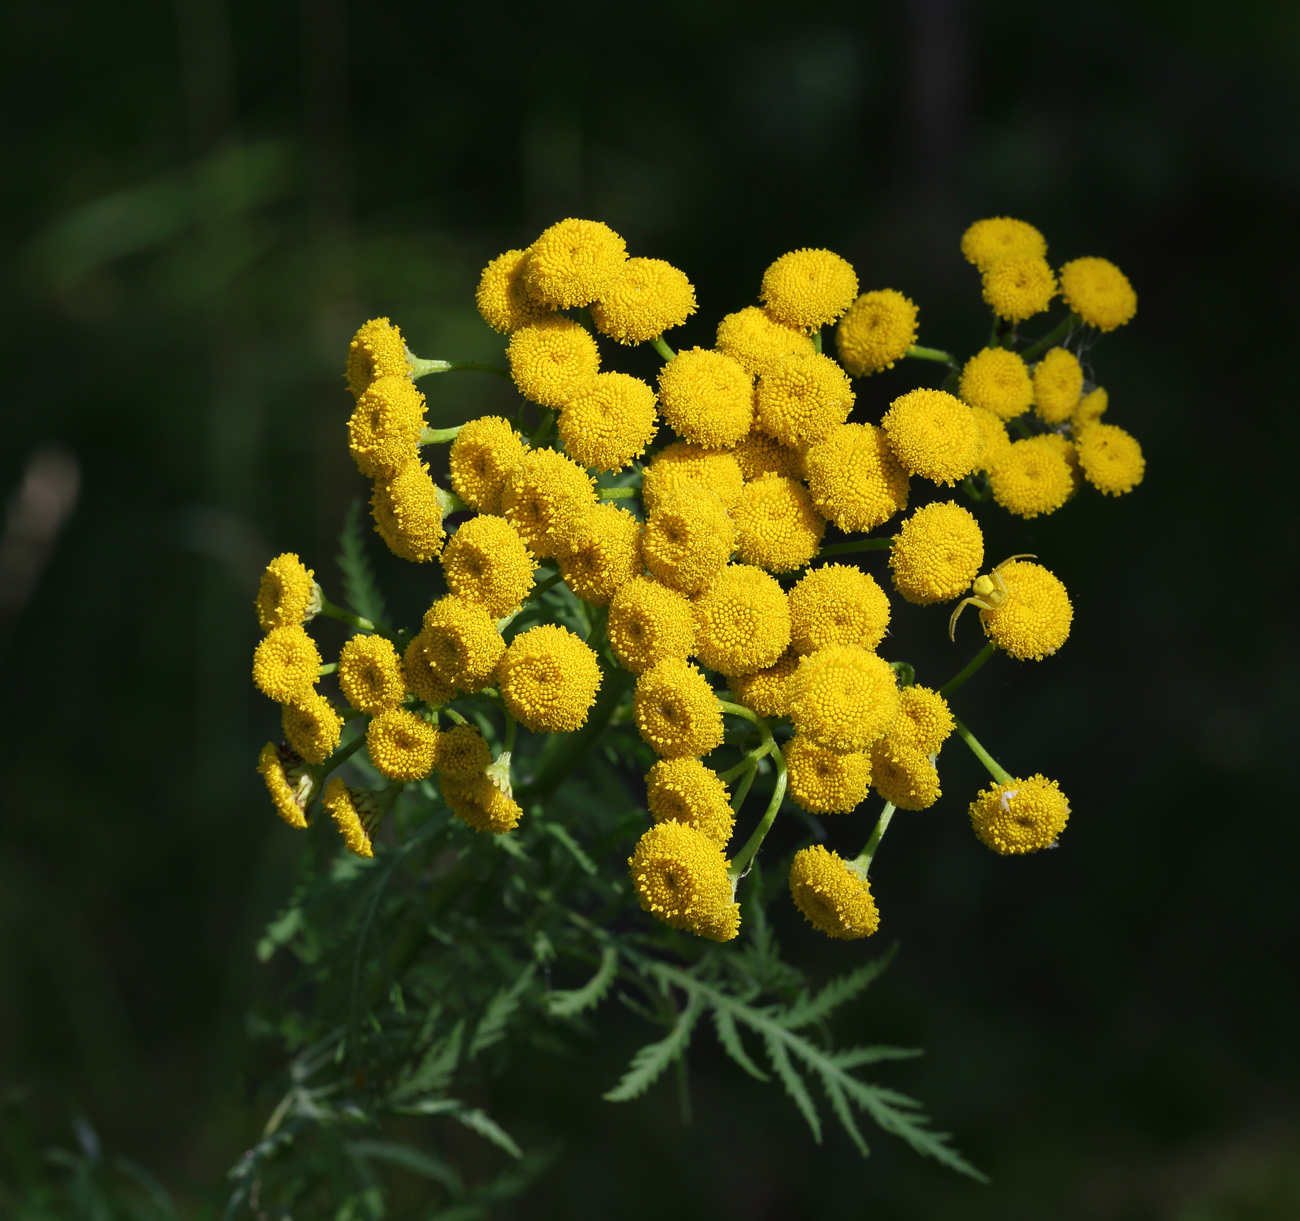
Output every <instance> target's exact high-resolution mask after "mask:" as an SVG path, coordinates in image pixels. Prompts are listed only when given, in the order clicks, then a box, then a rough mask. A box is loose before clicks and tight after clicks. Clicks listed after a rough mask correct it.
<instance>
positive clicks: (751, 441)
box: [732, 424, 804, 483]
mask: <svg viewBox="0 0 1300 1221" xmlns="http://www.w3.org/2000/svg"><path fill="white" fill-rule="evenodd" d="M732 453H734V454H735V455H736V462H737V464H738V465H739V466H740V473H741V475H742V476H744V479H745V482H746V483H748V482H749V481H750V480H752V479H757V478H758V477H759V476H760V475H784V476H786V477H787V478H790V479H800V478H802V477H803V474H804V466H803V455H802V454H801V453H800V452H799V451H798V450H797V449H791V448H790V447H789V446H788V445H782V444H781V442H780V441H778V440H777V439H776V438H775V437H769V436H768V435H767V433H765V432H764V431H763V430H762V429H761V428H759V427H758V425H757V424H755V425H754V426H753V427H751V428H750V430H749V432H747V433H746V434H745V435H744V436H743V437H741V438H740V440H739V441H737V442H736V448H735V449H734V450H732Z"/></svg>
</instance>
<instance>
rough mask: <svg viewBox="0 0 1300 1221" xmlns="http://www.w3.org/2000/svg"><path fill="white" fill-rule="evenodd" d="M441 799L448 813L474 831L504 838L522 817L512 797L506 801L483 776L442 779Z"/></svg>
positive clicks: (502, 794)
mask: <svg viewBox="0 0 1300 1221" xmlns="http://www.w3.org/2000/svg"><path fill="white" fill-rule="evenodd" d="M439 787H440V788H441V789H442V798H443V800H444V801H445V802H446V803H447V805H448V807H449V808H450V810H451V812H452V813H453V814H454V815H455V816H456V817H457V818H459V819H460V820H461V822H463V823H465V824H466V825H467V826H470V827H473V828H474V830H475V831H486V832H487V833H488V834H489V835H504V834H505V833H506V832H507V831H513V830H514V829H515V828H516V827H517V826H518V825H519V820H520V818H522V817H523V813H524V812H523V810H522V809H520V808H519V804H518V802H516V801H515V799H514V798H513V797H507V796H506V794H505V793H503V792H502V791H501V790H500V789H499V788H497V786H496V785H495V784H493V783H492V781H491V780H490V779H488V777H487V776H482V775H480V776H478V777H476V778H475V779H473V780H452V779H450V778H449V777H447V776H444V777H443V779H442V783H441V785H439Z"/></svg>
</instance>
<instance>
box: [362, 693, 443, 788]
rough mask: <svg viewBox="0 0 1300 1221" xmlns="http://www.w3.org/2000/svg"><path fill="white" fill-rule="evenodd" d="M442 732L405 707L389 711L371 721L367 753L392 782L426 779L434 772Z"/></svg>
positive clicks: (367, 732)
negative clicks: (435, 754) (434, 758)
mask: <svg viewBox="0 0 1300 1221" xmlns="http://www.w3.org/2000/svg"><path fill="white" fill-rule="evenodd" d="M437 746H438V731H437V730H436V729H434V727H433V726H432V725H430V724H429V723H428V722H427V721H423V720H421V719H420V718H419V717H418V716H416V715H415V713H414V712H408V711H407V710H406V709H405V708H388V709H386V710H385V711H383V712H380V713H378V714H377V715H376V716H374V717H373V718H372V719H371V721H370V727H369V728H368V729H367V730H366V754H368V755H369V756H370V762H371V763H373V764H374V765H375V767H376V769H378V771H379V773H380V774H381V775H383V776H387V777H388V778H389V780H402V781H408V782H409V781H415V780H423V779H424V778H425V776H427V775H428V774H429V773H430V772H431V771H433V753H434V751H435V750H436V749H437Z"/></svg>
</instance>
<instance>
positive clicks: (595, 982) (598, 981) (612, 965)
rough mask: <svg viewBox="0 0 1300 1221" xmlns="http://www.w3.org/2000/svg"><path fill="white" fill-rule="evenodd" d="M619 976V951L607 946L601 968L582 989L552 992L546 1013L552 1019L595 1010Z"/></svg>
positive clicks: (547, 1000) (601, 959)
mask: <svg viewBox="0 0 1300 1221" xmlns="http://www.w3.org/2000/svg"><path fill="white" fill-rule="evenodd" d="M617 975H618V951H617V950H616V949H615V948H614V947H613V946H612V945H607V946H606V947H605V950H604V953H602V954H601V956H600V966H599V967H598V968H597V969H596V974H595V975H593V976H592V977H591V978H590V979H589V980H588V981H587V982H586V983H585V984H583V986H582V987H581V988H574V989H570V990H566V991H560V992H552V993H550V995H549V996H547V998H546V1011H547V1012H548V1013H549V1014H550V1015H551V1016H552V1017H575V1016H576V1015H577V1014H579V1013H584V1012H586V1010H588V1009H594V1008H595V1007H596V1006H597V1005H599V1004H600V1002H601V1001H603V1000H604V999H605V997H606V995H607V994H608V992H609V989H610V986H611V985H612V984H613V982H614V979H615V977H616V976H617Z"/></svg>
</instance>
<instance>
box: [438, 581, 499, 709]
mask: <svg viewBox="0 0 1300 1221" xmlns="http://www.w3.org/2000/svg"><path fill="white" fill-rule="evenodd" d="M420 638H421V639H423V641H424V653H425V656H426V657H427V658H428V662H429V666H430V668H431V669H432V670H433V672H434V673H435V674H436V675H437V676H438V677H439V678H441V679H442V680H443V681H444V682H447V683H450V684H451V686H453V687H454V688H455V689H456V690H457V691H480V690H482V689H483V688H484V687H486V686H487V685H488V683H490V682H491V681H492V675H493V673H494V672H495V671H496V667H497V662H499V661H500V660H501V655H502V654H503V653H504V652H505V648H506V645H505V641H504V640H502V639H501V633H500V632H499V631H497V625H496V620H495V618H494V617H493V616H492V615H490V614H489V613H488V611H487V610H486V609H485V608H484V607H483V606H482V604H481V603H478V602H471V601H470V600H469V599H468V598H461V597H458V596H456V595H455V594H448V595H447V596H446V597H445V598H439V599H438V600H437V601H436V602H435V603H434V604H433V605H432V606H431V607H429V609H428V610H427V611H425V612H424V627H423V630H422V631H421V632H420Z"/></svg>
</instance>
